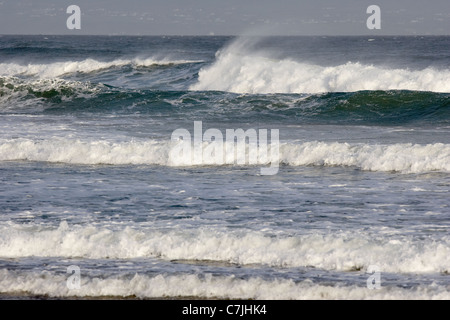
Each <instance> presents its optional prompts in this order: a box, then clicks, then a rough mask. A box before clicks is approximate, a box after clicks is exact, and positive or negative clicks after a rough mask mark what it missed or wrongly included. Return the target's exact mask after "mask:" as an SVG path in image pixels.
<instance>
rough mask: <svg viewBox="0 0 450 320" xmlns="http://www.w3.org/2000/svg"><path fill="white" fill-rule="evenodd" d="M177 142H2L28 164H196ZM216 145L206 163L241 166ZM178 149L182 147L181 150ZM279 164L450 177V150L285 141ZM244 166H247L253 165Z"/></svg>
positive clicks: (4, 157)
mask: <svg viewBox="0 0 450 320" xmlns="http://www.w3.org/2000/svg"><path fill="white" fill-rule="evenodd" d="M177 143H182V142H175V141H164V140H135V141H126V142H110V141H105V140H92V141H89V140H80V139H69V138H49V139H28V138H18V139H1V140H0V161H18V160H27V161H45V162H52V163H58V162H60V163H69V164H89V165H96V164H109V165H125V164H132V165H137V164H144V165H162V166H174V167H185V166H193V165H196V163H195V162H194V161H193V154H194V150H193V149H192V150H191V151H192V152H190V155H189V153H188V152H186V154H184V153H183V152H175V150H177V151H179V149H181V148H180V147H179V145H178V144H177ZM212 143H214V142H209V143H208V142H204V143H203V151H204V153H203V161H202V162H201V163H200V164H204V165H208V166H215V165H223V164H234V163H237V159H238V158H237V157H235V156H236V155H235V153H234V151H233V154H230V152H231V148H229V149H227V143H226V142H224V143H223V145H222V147H223V150H224V152H223V156H224V161H219V160H216V159H218V158H216V157H215V156H214V154H213V153H211V154H208V153H206V151H205V150H207V148H206V147H207V146H208V145H209V144H212ZM176 146H178V147H177V148H176V149H175V147H176ZM216 146H220V145H219V144H217V145H216ZM212 147H213V146H212V145H211V150H212V149H213V148H212ZM267 147H268V151H269V156H270V147H269V145H268V146H267ZM246 148H247V151H246V155H247V156H248V152H249V150H250V148H249V145H248V144H247V145H246ZM227 150H228V151H227ZM251 150H256V149H251ZM227 152H228V153H227ZM246 155H244V156H246ZM241 156H242V155H241ZM272 156H273V155H272ZM229 159H231V161H230V160H229ZM260 159H261V158H258V160H257V161H256V162H253V164H257V165H268V164H270V163H268V162H267V161H266V162H264V161H262V160H260ZM267 159H271V158H267ZM278 160H279V163H280V164H282V165H288V166H353V167H356V168H359V169H361V170H367V171H384V172H389V171H396V172H401V173H423V172H432V171H443V172H450V145H448V144H443V143H434V144H426V145H420V144H410V143H404V144H391V145H382V144H374V145H372V144H363V143H360V144H350V143H342V142H320V141H310V142H303V143H292V142H284V143H281V144H280V145H279V158H278ZM243 163H244V164H246V163H249V161H246V162H245V161H244V162H243Z"/></svg>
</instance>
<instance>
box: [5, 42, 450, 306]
mask: <svg viewBox="0 0 450 320" xmlns="http://www.w3.org/2000/svg"><path fill="white" fill-rule="evenodd" d="M239 129H242V130H241V131H238V130H239ZM230 132H234V133H237V132H244V133H245V134H246V135H247V137H245V136H244V140H242V141H243V142H242V141H241V142H242V143H243V144H241V146H243V148H241V149H239V143H240V140H239V139H236V141H235V139H234V138H233V137H232V140H230V141H228V140H226V139H228V133H230ZM180 133H181V134H180ZM255 134H256V136H255ZM277 134H278V135H277ZM183 135H184V136H183ZM255 138H256V142H255ZM272 142H273V144H272ZM230 144H232V146H236V148H235V149H234V148H232V147H231V146H230ZM196 147H197V149H196ZM263 147H267V149H266V151H267V155H270V156H271V158H268V157H266V158H264V159H265V160H264V159H261V153H259V152H262V151H264V150H263ZM198 148H200V149H198ZM198 150H200V152H198ZM255 150H256V152H258V155H257V156H256V158H253V156H254V155H252V154H251V153H252V152H253V153H254V152H255ZM191 151H192V152H191ZM196 157H197V158H196ZM224 159H225V160H224ZM252 159H253V161H251V160H252ZM264 168H266V169H268V168H272V169H274V170H272V171H271V172H269V173H267V172H265V173H264V171H263V169H264ZM0 181H1V182H0V298H3V299H8V298H20V299H34V298H39V299H49V298H56V299H63V298H64V299H65V298H77V299H78V298H83V299H96V298H105V297H109V298H113V299H125V298H127V299H129V298H132V299H153V298H158V299H185V298H194V299H265V300H303V299H305V300H310V299H443V300H448V299H450V275H449V273H450V197H449V191H450V37H448V36H423V37H422V36H404V37H400V36H399V37H394V36H389V37H388V36H377V37H367V36H353V37H319V36H318V37H312V36H311V37H300V36H299V37H281V36H280V37H256V36H239V37H238V36H236V37H231V36H230V37H225V36H208V37H201V36H197V37H190V36H183V37H182V36H179V37H177V36H158V37H156V36H142V37H139V36H44V35H40V36H6V35H4V36H0Z"/></svg>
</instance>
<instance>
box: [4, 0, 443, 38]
mask: <svg viewBox="0 0 450 320" xmlns="http://www.w3.org/2000/svg"><path fill="white" fill-rule="evenodd" d="M70 5H77V6H79V7H80V10H81V17H80V26H81V28H80V29H78V30H77V29H72V30H71V29H68V28H67V25H66V21H67V19H68V18H69V17H70V16H71V14H68V13H67V12H66V10H67V7H68V6H70ZM370 5H378V6H379V8H380V17H381V23H380V27H381V28H380V29H369V28H367V25H366V21H367V19H368V18H369V17H370V16H371V14H368V13H367V12H366V10H367V8H368V7H369V6H370ZM245 33H253V34H261V35H450V1H449V0H427V1H417V0H395V1H393V0H370V1H366V0H0V34H48V35H53V34H78V35H88V34H91V35H241V34H245Z"/></svg>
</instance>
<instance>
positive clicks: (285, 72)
mask: <svg viewBox="0 0 450 320" xmlns="http://www.w3.org/2000/svg"><path fill="white" fill-rule="evenodd" d="M190 89H191V90H203V91H207V90H215V91H228V92H235V93H250V94H256V93H260V94H266V93H323V92H355V91H361V90H415V91H433V92H450V70H449V69H447V70H436V69H434V68H426V69H423V70H408V69H387V68H382V67H378V66H373V65H365V64H362V63H359V62H348V63H346V64H343V65H337V66H329V67H325V66H320V65H314V64H309V63H304V62H299V61H295V60H292V59H281V60H279V59H273V58H272V57H270V56H269V55H267V54H264V53H263V52H254V51H253V52H252V51H250V50H249V49H247V48H246V47H245V41H243V40H237V41H236V42H235V43H233V44H231V45H230V46H229V47H228V48H226V49H224V50H223V51H220V52H218V53H217V57H216V61H215V62H214V63H213V64H212V65H211V66H209V67H206V68H204V69H202V70H200V72H199V79H198V82H197V83H196V84H194V85H192V86H191V87H190Z"/></svg>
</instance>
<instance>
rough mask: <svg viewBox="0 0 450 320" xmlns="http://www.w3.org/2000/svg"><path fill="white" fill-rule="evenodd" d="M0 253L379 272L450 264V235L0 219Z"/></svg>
mask: <svg viewBox="0 0 450 320" xmlns="http://www.w3.org/2000/svg"><path fill="white" fill-rule="evenodd" d="M0 231H1V232H0V257H3V258H21V257H31V256H38V257H66V258H73V257H78V258H85V259H107V258H111V259H132V258H159V259H164V260H210V261H221V262H229V263H236V264H240V265H249V264H261V265H269V266H274V267H311V266H312V267H315V268H320V269H325V270H337V271H351V270H355V269H366V268H367V267H368V266H369V265H377V266H379V268H380V269H381V270H382V271H383V272H401V273H429V272H431V273H439V272H449V271H450V270H449V266H450V237H449V236H442V237H441V238H440V239H439V241H436V240H435V239H434V240H432V239H422V240H417V239H415V238H414V237H412V236H403V237H401V238H398V239H394V240H393V239H392V238H386V237H384V236H379V237H377V236H371V235H369V234H367V233H366V232H351V231H341V232H336V233H333V234H308V235H296V236H289V237H268V236H265V235H264V234H262V233H261V232H258V231H246V232H245V233H244V232H242V231H223V230H211V229H203V228H197V229H195V230H187V229H186V230H169V231H167V230H162V231H159V230H150V229H134V228H131V227H126V228H124V229H121V230H117V229H111V228H110V227H96V226H69V225H68V224H67V223H66V222H62V223H61V224H60V226H59V227H58V228H52V227H49V226H44V225H37V224H30V225H18V224H13V223H9V225H3V226H1V227H0Z"/></svg>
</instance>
